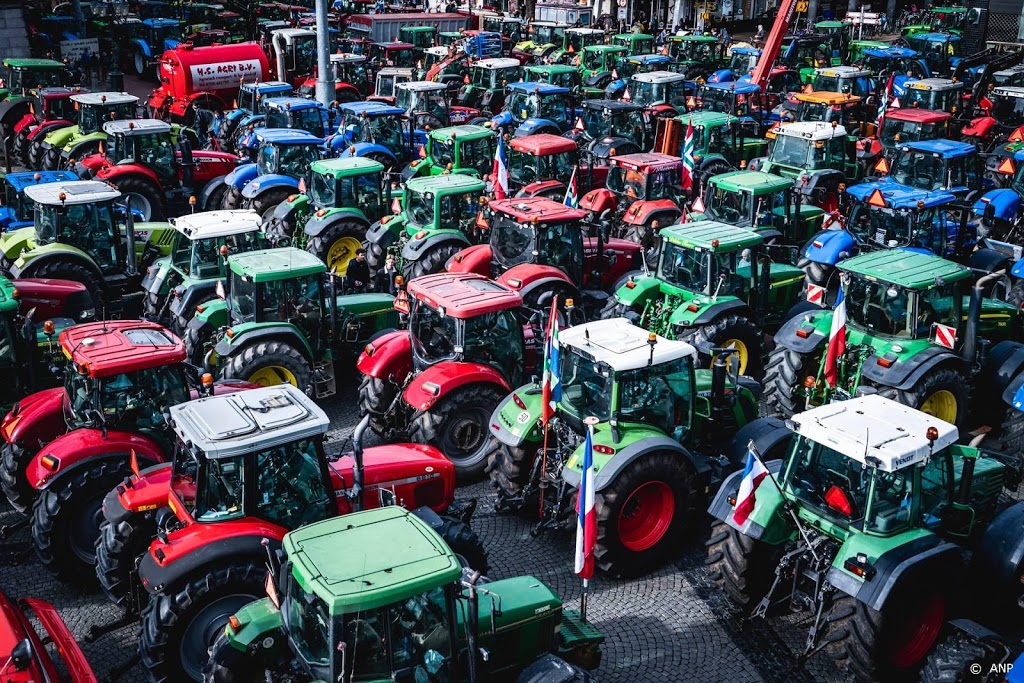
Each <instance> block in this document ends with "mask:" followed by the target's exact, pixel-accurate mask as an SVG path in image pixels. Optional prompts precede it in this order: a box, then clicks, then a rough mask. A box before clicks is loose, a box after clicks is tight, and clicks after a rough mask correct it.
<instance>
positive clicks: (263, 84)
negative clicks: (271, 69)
mask: <svg viewBox="0 0 1024 683" xmlns="http://www.w3.org/2000/svg"><path fill="white" fill-rule="evenodd" d="M239 88H241V89H242V90H249V91H252V92H255V93H257V94H259V95H267V94H269V93H278V92H282V93H290V92H292V90H293V89H292V84H291V83H285V82H284V81H260V82H256V83H254V82H252V81H249V82H246V83H242V84H241V85H240V86H239Z"/></svg>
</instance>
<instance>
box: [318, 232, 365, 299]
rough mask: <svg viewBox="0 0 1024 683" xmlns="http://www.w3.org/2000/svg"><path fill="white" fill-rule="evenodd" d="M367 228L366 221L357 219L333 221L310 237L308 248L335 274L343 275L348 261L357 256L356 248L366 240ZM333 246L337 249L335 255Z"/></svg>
mask: <svg viewBox="0 0 1024 683" xmlns="http://www.w3.org/2000/svg"><path fill="white" fill-rule="evenodd" d="M366 228H367V225H366V224H365V223H363V222H361V221H357V220H341V221H337V222H336V223H331V224H330V225H329V226H327V228H326V229H325V230H324V231H323V232H321V233H320V234H319V235H317V236H316V237H312V238H310V240H309V242H307V243H306V250H307V251H309V252H310V253H311V254H313V255H315V256H316V257H317V258H318V259H320V260H321V261H323V262H324V265H326V266H327V269H328V270H330V271H332V272H334V274H335V275H338V276H343V275H345V273H347V272H348V262H349V261H351V260H352V259H353V258H355V256H356V249H359V248H361V247H362V246H363V242H364V241H365V240H366ZM356 245H358V246H356ZM332 248H333V249H336V251H335V253H334V255H333V256H332V255H331V250H332ZM367 284H369V283H367Z"/></svg>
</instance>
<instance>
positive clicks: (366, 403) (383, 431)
mask: <svg viewBox="0 0 1024 683" xmlns="http://www.w3.org/2000/svg"><path fill="white" fill-rule="evenodd" d="M397 396H398V386H397V385H396V384H395V383H394V382H389V381H387V380H383V379H378V378H376V377H371V376H370V375H363V378H362V380H360V382H359V419H362V418H363V417H364V416H366V415H369V416H370V429H372V430H373V432H374V433H375V434H376V435H377V436H379V437H380V438H382V439H384V440H385V441H399V440H401V439H403V438H404V437H405V433H404V432H403V431H402V430H400V429H398V428H397V427H396V425H395V419H394V417H393V416H389V415H388V409H389V408H390V406H391V404H392V403H393V402H394V400H395V398H397Z"/></svg>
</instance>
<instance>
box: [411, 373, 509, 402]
mask: <svg viewBox="0 0 1024 683" xmlns="http://www.w3.org/2000/svg"><path fill="white" fill-rule="evenodd" d="M428 382H433V383H434V384H436V385H438V386H439V387H440V391H438V392H437V393H436V394H434V393H433V391H430V390H427V389H426V388H425V387H424V384H426V383H428ZM466 384H496V385H498V386H499V387H501V388H502V389H503V390H504V391H505V392H506V393H507V392H509V391H511V390H512V388H511V387H510V386H509V384H508V381H507V380H506V379H505V376H504V375H502V374H501V373H500V372H498V371H497V370H496V369H494V368H493V367H491V366H490V365H485V364H483V363H462V362H442V363H438V364H436V365H431V366H430V367H428V368H427V369H426V370H424V371H423V372H421V373H419V374H418V375H416V376H415V377H414V378H413V380H412V381H411V382H410V383H409V386H407V387H406V388H405V392H404V393H403V394H402V399H403V400H404V401H405V402H406V403H407V404H408V405H409V406H410V407H412V409H413V410H419V411H424V410H430V409H431V407H433V405H434V404H435V403H437V402H438V400H440V399H441V398H442V397H444V396H447V395H448V394H450V393H451V392H453V391H455V390H456V389H458V388H459V387H461V386H464V385H466Z"/></svg>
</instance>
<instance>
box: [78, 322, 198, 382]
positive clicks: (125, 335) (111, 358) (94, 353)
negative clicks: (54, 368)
mask: <svg viewBox="0 0 1024 683" xmlns="http://www.w3.org/2000/svg"><path fill="white" fill-rule="evenodd" d="M59 340H60V345H61V348H62V349H63V350H64V355H66V356H67V357H68V358H69V360H71V362H72V363H74V364H75V365H76V366H77V367H76V368H75V371H77V372H79V373H81V374H87V375H89V376H90V377H113V376H115V375H120V374H123V373H126V372H135V371H137V370H145V369H146V368H156V367H161V366H164V365H172V364H175V363H181V362H182V361H184V360H185V357H186V354H185V343H184V342H183V341H181V340H180V339H178V337H176V336H174V334H173V333H172V332H171V331H170V330H168V329H166V328H165V327H163V326H161V325H157V324H156V323H151V322H147V321H143V320H108V321H106V322H95V323H86V324H84V325H74V326H72V327H68V328H66V329H65V330H64V331H63V332H61V333H60V338H59ZM69 371H70V370H69Z"/></svg>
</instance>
